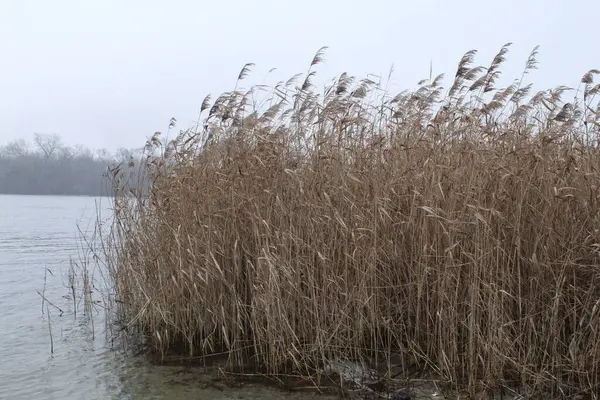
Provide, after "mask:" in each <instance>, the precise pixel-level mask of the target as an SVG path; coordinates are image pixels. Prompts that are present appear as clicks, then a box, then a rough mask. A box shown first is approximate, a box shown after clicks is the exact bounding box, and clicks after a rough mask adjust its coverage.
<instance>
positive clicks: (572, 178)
mask: <svg viewBox="0 0 600 400" xmlns="http://www.w3.org/2000/svg"><path fill="white" fill-rule="evenodd" d="M507 50H508V45H507V46H504V47H503V48H502V49H501V51H500V53H499V54H498V55H497V56H496V57H495V58H494V59H493V61H492V63H491V64H490V65H489V66H487V67H480V66H474V65H473V63H474V57H475V54H476V52H475V51H470V52H468V53H467V54H465V56H464V57H463V58H462V59H461V60H460V63H459V66H458V69H457V71H456V73H455V76H454V80H453V82H452V83H451V85H450V87H449V89H447V90H446V89H444V88H443V87H442V86H441V85H442V77H441V76H439V77H431V78H430V79H427V80H425V81H423V82H421V83H420V84H419V87H418V88H417V89H416V90H414V91H407V92H403V93H400V94H398V95H396V96H391V95H390V94H389V93H387V92H386V91H385V90H383V89H382V88H383V84H382V83H380V82H375V81H372V80H369V79H363V80H356V79H355V78H354V77H351V76H349V75H347V74H342V75H341V76H340V77H339V78H338V79H336V80H335V82H334V83H333V84H332V85H331V86H329V87H327V88H326V90H325V92H324V93H320V92H319V91H318V90H317V89H315V88H314V87H313V85H312V83H311V79H313V77H314V73H315V72H314V68H315V67H316V65H317V64H319V63H320V62H321V61H322V59H323V51H319V52H318V53H317V55H316V56H315V58H314V60H313V61H312V62H311V65H310V69H309V71H308V72H307V74H306V75H305V76H304V78H303V80H302V78H301V77H298V76H296V77H294V78H292V79H291V80H290V81H288V82H285V83H284V82H282V83H279V84H278V85H276V87H274V88H272V90H271V92H270V93H271V96H268V97H267V101H266V102H263V103H256V102H254V99H255V98H256V95H257V93H259V92H261V91H263V93H264V87H263V86H256V87H253V88H251V89H250V90H248V91H241V90H240V89H239V86H237V85H236V89H235V90H233V91H231V92H228V93H224V94H222V95H221V96H220V97H218V98H217V99H216V100H215V101H214V102H213V103H211V102H210V99H209V98H207V99H206V101H205V102H204V103H203V104H202V110H201V112H202V113H204V115H205V118H204V119H203V121H202V123H201V125H200V126H199V127H197V129H193V130H188V131H183V132H181V133H180V135H179V136H178V137H177V139H176V140H174V141H171V142H170V143H168V145H166V146H164V147H165V149H166V150H165V151H162V150H161V149H163V146H162V145H161V144H160V136H159V135H158V134H156V135H155V136H153V138H152V139H151V140H150V141H149V142H148V147H147V150H148V153H147V154H148V168H147V169H146V170H145V172H144V171H142V170H140V171H141V173H144V174H147V175H146V176H147V177H148V178H149V179H151V180H152V185H151V187H150V190H149V192H148V195H147V196H146V195H142V194H141V193H134V192H131V193H130V192H127V193H119V194H120V195H119V196H117V197H116V198H115V212H116V214H115V222H114V225H113V229H112V231H111V232H112V233H111V234H110V237H109V238H107V242H106V243H107V244H106V247H105V251H106V253H107V255H108V260H109V267H110V270H111V273H112V278H113V281H114V289H115V291H116V294H117V296H118V301H119V302H120V304H121V305H122V307H121V309H120V313H121V314H120V315H121V316H122V317H123V318H124V319H123V321H124V323H126V324H129V326H135V327H136V328H137V329H138V332H139V333H140V334H141V335H142V336H144V337H145V339H146V340H147V341H148V342H149V343H150V344H152V345H153V347H154V348H155V349H156V350H158V351H160V352H162V353H166V352H169V351H171V350H173V349H177V350H178V351H181V350H184V351H185V352H186V353H187V354H192V355H202V354H210V353H216V352H223V351H226V352H228V354H229V356H230V361H231V363H232V364H231V365H232V366H241V365H246V366H247V365H249V364H251V365H253V366H254V368H259V369H263V370H266V371H268V372H270V373H280V372H286V371H290V370H294V369H295V370H299V371H303V372H306V371H310V368H313V367H315V366H317V365H319V364H320V363H322V362H323V361H325V360H328V359H332V358H335V357H352V358H366V357H368V358H371V359H372V358H380V359H385V358H386V357H388V356H389V355H390V354H396V355H400V356H401V357H402V358H403V359H404V360H405V361H406V362H408V360H412V361H415V362H418V363H420V364H422V365H425V366H427V367H428V368H429V369H431V370H433V371H436V372H437V373H439V374H440V375H441V376H442V377H444V378H446V379H448V380H449V381H450V382H453V383H457V384H465V385H467V386H468V387H470V388H471V389H474V388H475V387H478V386H479V385H480V384H481V383H483V384H485V385H491V386H493V385H499V384H503V383H506V382H513V384H514V383H515V382H517V383H522V384H525V385H527V386H529V387H530V388H534V389H538V390H548V389H551V390H560V391H562V392H563V393H568V392H570V391H575V390H584V391H588V392H589V393H595V392H597V391H598V385H599V384H600V315H599V313H600V310H599V309H598V304H599V303H600V269H599V267H600V216H599V211H600V203H599V196H600V192H599V190H600V189H599V188H600V170H599V168H600V149H599V147H598V138H599V133H600V129H599V128H600V124H599V122H600V118H599V112H600V109H599V107H598V101H597V95H598V92H599V91H600V85H594V83H593V77H594V75H595V74H598V71H595V70H592V71H590V72H589V73H587V74H585V76H584V77H583V79H582V81H581V82H582V84H581V87H580V88H578V90H577V91H576V92H569V90H568V88H566V87H558V88H555V89H552V90H547V91H541V92H538V93H533V94H531V93H530V91H531V89H532V86H531V85H525V83H524V78H525V77H526V75H527V73H528V72H529V71H530V70H532V69H535V68H536V64H537V62H536V59H535V56H536V53H537V49H536V50H535V51H534V52H532V54H531V56H530V58H529V59H528V60H527V62H526V65H525V70H524V72H523V76H521V77H519V79H517V80H516V81H515V82H514V83H513V84H512V85H510V86H508V87H506V88H501V89H497V88H495V87H494V85H495V83H496V81H497V79H498V77H499V75H500V67H501V64H502V63H503V61H504V58H505V56H506V52H507ZM251 66H252V65H251V64H249V65H247V66H246V67H244V69H243V70H242V72H241V73H240V76H239V80H238V84H239V83H240V81H242V80H243V79H244V78H245V77H246V75H247V74H248V72H249V70H250V67H251ZM568 93H576V95H575V96H574V97H575V100H574V101H572V102H570V103H566V102H564V101H563V98H564V97H565V96H566V94H568ZM158 150H160V151H158ZM156 153H160V154H156ZM114 177H115V179H114V184H115V188H116V189H117V190H118V189H119V181H118V171H115V174H114Z"/></svg>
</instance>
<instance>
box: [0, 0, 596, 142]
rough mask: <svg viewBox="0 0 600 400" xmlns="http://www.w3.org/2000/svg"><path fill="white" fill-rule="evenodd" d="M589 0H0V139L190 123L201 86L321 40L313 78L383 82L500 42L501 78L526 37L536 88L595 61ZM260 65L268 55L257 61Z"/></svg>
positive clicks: (276, 75) (410, 82) (413, 77)
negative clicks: (321, 56) (321, 58)
mask: <svg viewBox="0 0 600 400" xmlns="http://www.w3.org/2000/svg"><path fill="white" fill-rule="evenodd" d="M599 14H600V3H598V2H594V1H583V0H573V1H569V2H566V1H557V0H551V1H541V0H530V1H527V2H525V1H516V0H508V1H504V2H500V3H498V2H495V3H485V2H481V1H475V0H469V1H464V0H463V1H452V2H449V1H442V0H439V1H435V0H424V1H420V2H417V1H413V2H402V1H397V0H396V1H392V0H371V1H368V2H365V1H361V2H359V1H348V0H346V1H339V0H329V1H315V0H304V1H301V2H300V1H281V0H280V1H266V0H255V1H241V0H240V1H220V2H217V1H214V2H199V1H191V0H189V1H183V0H175V1H171V2H166V1H157V0H154V1H138V0H136V1H134V0H129V1H115V0H102V1H81V0H56V1H52V2H49V1H44V0H3V1H2V2H0V52H1V54H2V59H3V62H2V63H0V88H1V89H2V91H1V95H0V144H6V143H8V142H10V141H11V140H16V139H19V138H31V137H32V135H33V134H34V133H41V134H58V135H60V136H61V138H62V139H63V140H64V142H65V143H68V144H70V145H75V144H82V145H84V146H86V147H88V148H90V149H101V148H107V149H109V150H110V151H113V152H114V151H116V149H118V148H120V147H122V148H133V147H139V146H143V145H144V142H145V140H146V138H147V137H149V136H150V135H152V133H154V132H155V131H165V130H166V128H167V126H168V124H169V120H170V118H171V117H175V118H177V119H178V121H179V124H178V127H177V128H178V129H185V128H187V127H188V126H190V125H192V124H193V123H194V120H195V119H196V118H197V111H198V108H199V107H200V103H201V102H202V99H203V98H204V97H205V95H207V94H209V93H212V94H213V98H214V97H216V95H218V94H219V93H220V92H222V91H225V90H230V89H232V87H233V85H234V84H235V80H236V78H237V74H238V73H239V71H240V69H241V68H242V66H243V65H244V64H245V63H247V62H254V63H256V67H255V68H254V69H253V71H252V73H251V75H250V78H251V79H250V81H249V83H267V84H275V83H276V82H277V81H278V80H283V79H287V78H288V77H290V76H291V75H293V74H295V73H298V72H305V71H306V69H307V67H308V64H309V63H310V60H311V59H312V56H313V55H314V53H315V52H316V51H317V50H318V49H319V48H320V47H322V46H328V47H329V49H328V50H327V53H326V54H327V57H326V61H325V63H324V64H322V65H319V67H318V69H317V71H318V77H319V78H320V79H321V81H319V80H317V81H316V82H317V83H319V82H321V83H324V82H325V81H326V80H327V79H330V78H334V77H335V76H336V75H339V74H340V73H342V72H345V71H346V72H348V73H350V74H353V75H358V76H360V77H364V76H365V75H366V74H367V73H372V74H374V75H375V76H382V77H386V76H387V75H388V72H389V70H390V68H391V67H392V65H393V66H394V69H395V72H394V74H393V78H392V81H393V85H392V86H390V90H392V91H399V90H401V89H406V88H409V89H410V88H412V87H414V86H415V85H416V83H417V82H418V81H419V80H420V79H422V78H425V77H428V76H429V73H430V68H431V70H432V72H433V73H434V74H439V73H442V72H444V73H446V76H447V78H448V79H451V78H452V75H453V74H454V72H455V68H456V63H457V62H458V60H459V59H460V57H461V56H462V55H463V54H464V52H466V51H468V50H470V49H473V48H474V49H478V50H479V54H478V57H477V61H478V63H481V64H483V65H488V64H489V62H490V61H491V59H492V57H493V55H494V54H495V53H496V52H497V51H498V50H499V49H500V47H501V46H502V45H503V44H504V43H506V42H513V43H514V45H513V46H512V47H511V50H510V52H509V54H508V62H507V64H506V66H505V68H504V74H503V78H504V79H506V80H507V81H508V82H510V81H512V79H513V78H515V77H517V76H519V75H520V73H521V70H522V68H523V66H524V63H525V60H526V58H527V55H528V54H529V53H530V51H531V50H532V49H533V47H534V46H536V45H540V53H539V57H538V59H539V61H540V66H539V70H538V71H536V72H535V74H532V76H531V77H530V79H532V80H533V81H535V83H536V85H537V86H541V87H543V88H547V87H551V86H556V85H559V84H565V85H570V86H576V85H577V84H578V82H579V79H580V78H581V76H582V75H583V74H584V73H585V72H586V71H588V70H589V69H591V68H598V67H600V53H598V52H597V49H596V47H595V42H596V37H597V32H596V29H595V21H594V20H593V16H595V15H599ZM271 68H277V70H275V71H274V72H273V73H271V74H267V71H269V70H270V69H271Z"/></svg>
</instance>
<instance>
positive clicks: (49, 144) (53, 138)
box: [33, 133, 61, 158]
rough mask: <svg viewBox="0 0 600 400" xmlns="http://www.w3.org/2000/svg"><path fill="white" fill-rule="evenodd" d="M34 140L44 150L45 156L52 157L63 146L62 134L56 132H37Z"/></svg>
mask: <svg viewBox="0 0 600 400" xmlns="http://www.w3.org/2000/svg"><path fill="white" fill-rule="evenodd" d="M33 141H34V142H35V144H36V146H37V147H38V148H39V149H40V150H41V151H42V153H43V154H44V157H45V158H52V157H53V156H54V155H56V154H57V153H58V151H59V150H60V147H61V139H60V136H58V135H56V134H52V135H46V134H41V133H35V134H34V138H33Z"/></svg>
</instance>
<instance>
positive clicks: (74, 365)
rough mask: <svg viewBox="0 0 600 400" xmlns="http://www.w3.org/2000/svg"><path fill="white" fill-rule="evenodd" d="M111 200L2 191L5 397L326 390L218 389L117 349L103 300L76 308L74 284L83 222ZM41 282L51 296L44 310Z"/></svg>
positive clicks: (1, 386)
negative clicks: (91, 308) (86, 309)
mask: <svg viewBox="0 0 600 400" xmlns="http://www.w3.org/2000/svg"><path fill="white" fill-rule="evenodd" d="M109 206H110V205H109V200H108V199H106V198H104V199H99V198H92V197H60V196H8V195H0V399H2V400H4V399H11V400H13V399H28V400H29V399H57V400H58V399H61V400H62V399H84V400H88V399H90V400H92V399H144V400H149V399H169V400H174V399H197V400H201V399H281V398H295V399H309V398H310V399H315V398H323V397H322V396H317V395H315V394H312V393H289V392H284V391H278V390H277V389H274V388H271V387H265V386H259V385H249V384H248V385H243V387H239V388H235V389H234V388H229V387H220V388H215V387H212V386H211V385H210V384H209V383H208V381H207V379H205V377H204V376H203V375H202V374H201V373H200V372H197V371H189V370H185V369H184V368H182V367H163V366H153V365H149V364H148V363H147V362H146V361H145V360H144V359H143V358H134V357H125V356H123V355H122V354H121V353H120V352H119V351H115V350H114V349H113V348H111V346H110V343H108V341H107V340H106V339H105V338H106V336H105V334H104V332H103V328H104V324H103V321H104V320H105V319H104V318H105V315H104V312H103V311H102V308H100V307H98V308H97V309H96V310H95V312H94V313H92V316H93V318H92V319H90V318H89V317H87V316H85V315H84V313H83V306H82V305H81V303H79V304H78V307H77V313H76V314H75V313H74V309H75V306H74V305H73V298H72V297H71V293H70V289H69V284H68V274H69V266H70V262H71V260H74V261H76V262H77V261H78V260H79V258H80V255H81V254H82V252H81V249H82V248H83V247H82V244H81V238H80V236H79V235H78V225H79V228H81V229H82V230H84V231H86V230H87V229H93V225H94V221H95V220H96V215H97V210H102V213H103V216H104V215H108V214H109V209H108V207H109ZM94 274H95V278H96V279H100V276H98V275H99V274H98V271H95V272H94ZM45 275H46V279H45ZM78 290H79V289H78ZM38 291H39V293H43V294H44V297H45V298H46V299H47V300H48V301H50V302H52V303H53V304H54V306H52V305H49V304H47V303H46V304H45V305H44V307H43V313H42V297H41V296H40V294H38ZM76 297H77V296H76ZM96 300H97V298H96ZM56 307H58V308H60V309H61V310H63V311H64V313H63V314H62V316H61V315H60V312H59V311H58V309H57V308H56ZM49 322H50V324H49ZM92 322H93V324H92ZM51 337H52V340H51ZM51 344H52V345H53V349H51ZM51 350H53V352H52V351H51Z"/></svg>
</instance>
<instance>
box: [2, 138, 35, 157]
mask: <svg viewBox="0 0 600 400" xmlns="http://www.w3.org/2000/svg"><path fill="white" fill-rule="evenodd" d="M27 154H29V144H28V143H27V141H26V140H25V139H17V140H13V141H12V142H9V143H8V144H6V145H5V146H2V147H0V157H23V156H26V155H27Z"/></svg>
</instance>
